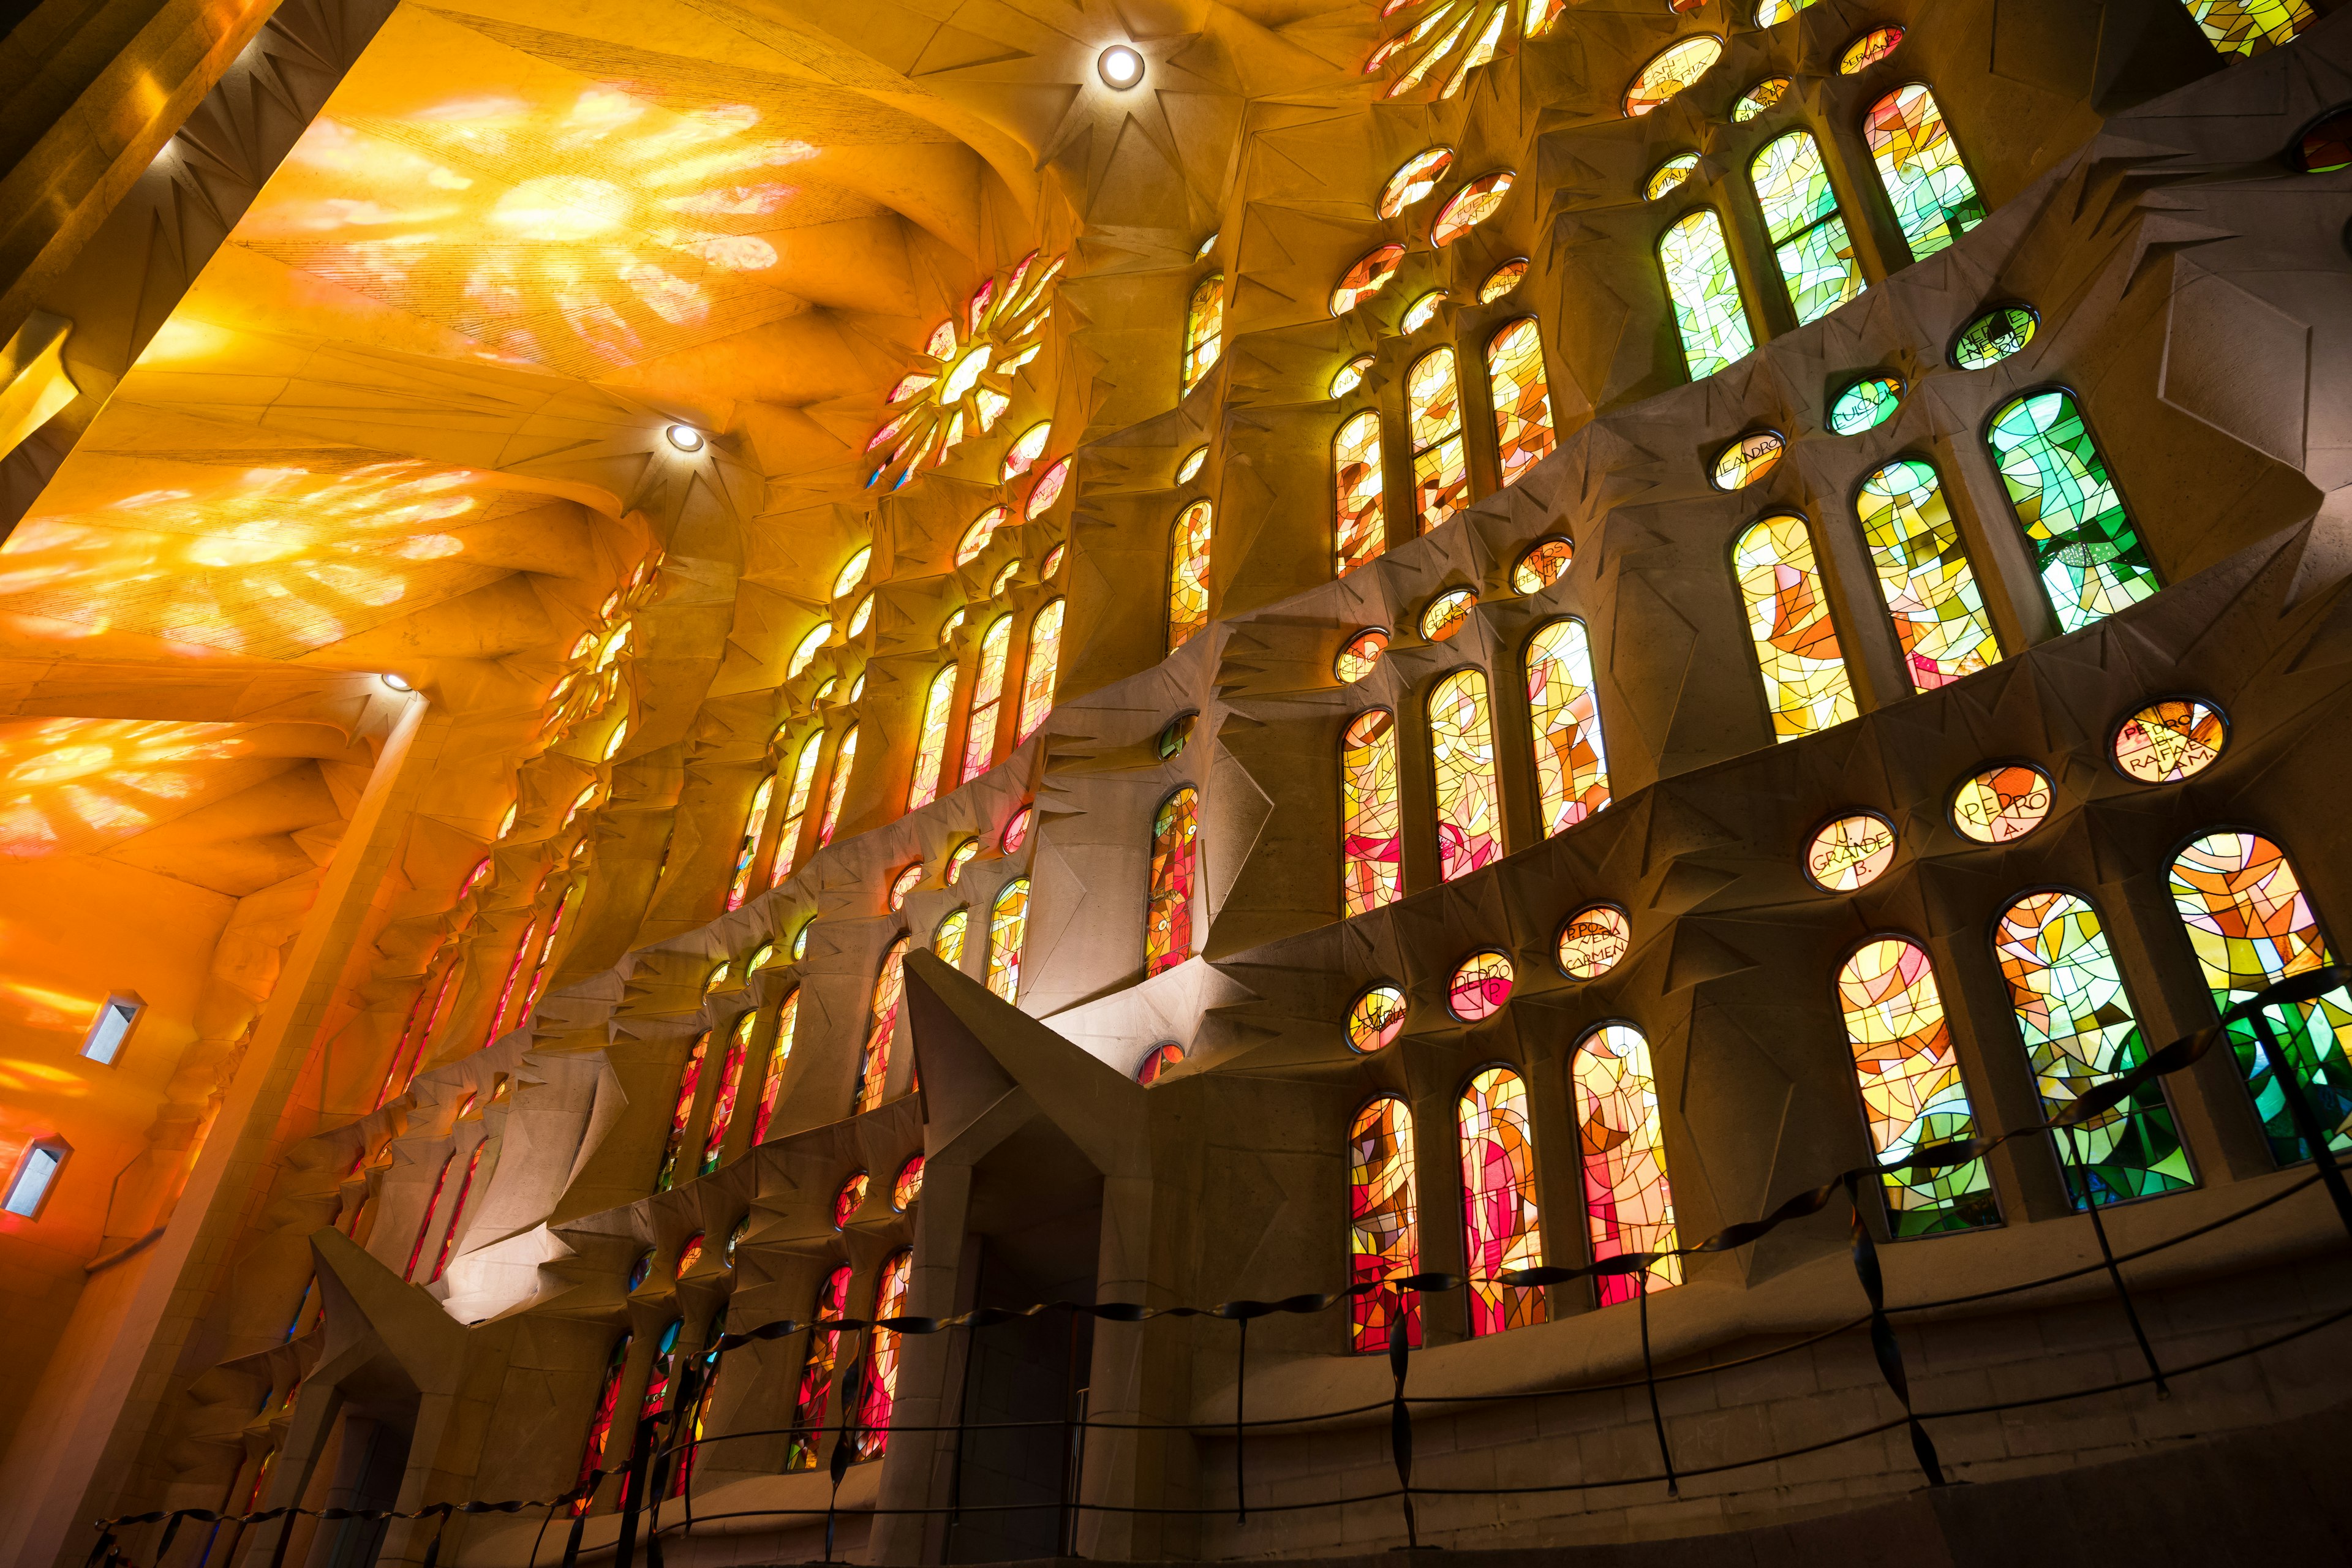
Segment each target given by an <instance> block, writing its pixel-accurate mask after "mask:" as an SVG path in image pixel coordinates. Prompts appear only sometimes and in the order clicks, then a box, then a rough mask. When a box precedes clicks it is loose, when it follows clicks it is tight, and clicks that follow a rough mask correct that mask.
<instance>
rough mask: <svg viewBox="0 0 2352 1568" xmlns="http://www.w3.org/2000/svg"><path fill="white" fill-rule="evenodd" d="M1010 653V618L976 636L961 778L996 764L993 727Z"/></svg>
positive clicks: (999, 713)
mask: <svg viewBox="0 0 2352 1568" xmlns="http://www.w3.org/2000/svg"><path fill="white" fill-rule="evenodd" d="M1012 654H1013V617H1012V616H997V617H996V619H994V620H992V621H991V622H989V623H988V629H987V630H986V631H984V632H982V633H981V634H980V662H979V664H978V666H977V667H976V668H974V669H973V671H972V677H971V704H970V706H969V707H967V708H966V709H965V710H964V722H963V777H964V778H965V779H966V780H971V779H976V778H978V777H979V776H980V775H981V774H982V773H986V772H987V771H988V769H989V765H990V764H991V763H993V762H995V761H996V726H997V721H998V719H999V718H1000V717H1001V716H1002V714H1003V708H1004V669H1005V666H1006V664H1007V662H1008V661H1009V660H1010V659H1011V658H1012Z"/></svg>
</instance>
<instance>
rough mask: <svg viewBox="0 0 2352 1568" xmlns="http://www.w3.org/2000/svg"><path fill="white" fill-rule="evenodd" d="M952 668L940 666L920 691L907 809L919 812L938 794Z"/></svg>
mask: <svg viewBox="0 0 2352 1568" xmlns="http://www.w3.org/2000/svg"><path fill="white" fill-rule="evenodd" d="M955 689H956V667H955V666H954V665H953V664H952V663H950V664H947V665H943V666H942V667H940V672H939V673H938V674H937V675H934V676H932V677H931V684H930V686H929V688H928V689H926V690H925V691H924V693H923V718H922V725H921V727H920V728H919V730H918V731H916V735H915V773H914V777H913V778H912V779H911V780H910V781H908V785H907V809H908V811H920V810H921V809H922V808H923V807H925V806H927V805H930V804H931V802H933V801H934V800H937V799H938V798H939V795H940V770H941V768H942V767H944V766H945V764H946V763H947V755H948V720H949V718H950V716H951V715H952V714H953V713H954V711H955Z"/></svg>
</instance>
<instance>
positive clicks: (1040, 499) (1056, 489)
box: [1021, 458, 1072, 522]
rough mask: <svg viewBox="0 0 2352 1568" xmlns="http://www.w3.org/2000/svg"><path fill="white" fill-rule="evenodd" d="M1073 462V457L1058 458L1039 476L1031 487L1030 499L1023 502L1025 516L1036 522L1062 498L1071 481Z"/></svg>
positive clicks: (1022, 513) (1022, 508) (1022, 509)
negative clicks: (1064, 489) (1063, 491)
mask: <svg viewBox="0 0 2352 1568" xmlns="http://www.w3.org/2000/svg"><path fill="white" fill-rule="evenodd" d="M1071 462H1072V459H1071V458H1055V461H1054V465H1053V466H1052V467H1051V468H1047V469H1046V470H1045V472H1044V473H1042V474H1040V475H1038V476H1037V482H1036V483H1035V484H1034V485H1031V486H1030V487H1029V499H1028V500H1026V501H1024V502H1023V503H1022V507H1021V515H1022V516H1023V517H1024V518H1026V519H1028V520H1029V521H1031V522H1034V521H1037V520H1038V519H1039V518H1041V517H1043V516H1045V513H1046V512H1048V511H1050V510H1053V506H1054V503H1055V501H1057V500H1061V499H1062V490H1063V488H1064V487H1065V486H1066V485H1068V483H1069V482H1070V464H1071Z"/></svg>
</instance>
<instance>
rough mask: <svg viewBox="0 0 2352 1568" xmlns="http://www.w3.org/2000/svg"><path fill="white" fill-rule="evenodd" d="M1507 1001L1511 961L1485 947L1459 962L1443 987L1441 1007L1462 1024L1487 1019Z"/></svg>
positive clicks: (1500, 1009) (1508, 997) (1509, 990)
mask: <svg viewBox="0 0 2352 1568" xmlns="http://www.w3.org/2000/svg"><path fill="white" fill-rule="evenodd" d="M1510 999H1511V961H1510V959H1509V958H1508V957H1507V956H1506V955H1505V954H1503V953H1501V952H1496V951H1495V950H1494V949H1492V948H1489V949H1488V950H1486V952H1474V953H1472V954H1471V955H1470V956H1469V957H1468V958H1466V959H1464V960H1463V961H1462V965H1461V967H1460V968H1458V969H1456V970H1455V971H1454V979H1453V980H1452V982H1451V983H1449V984H1447V986H1446V988H1445V1005H1446V1008H1447V1010H1448V1011H1450V1012H1451V1013H1452V1014H1453V1015H1454V1016H1455V1017H1457V1018H1459V1019H1461V1020H1462V1021H1463V1022H1464V1023H1465V1024H1475V1023H1476V1022H1478V1020H1480V1019H1481V1018H1491V1017H1493V1016H1495V1015H1496V1014H1497V1013H1499V1012H1501V1011H1502V1010H1503V1004H1504V1003H1506V1002H1507V1001H1509V1000H1510Z"/></svg>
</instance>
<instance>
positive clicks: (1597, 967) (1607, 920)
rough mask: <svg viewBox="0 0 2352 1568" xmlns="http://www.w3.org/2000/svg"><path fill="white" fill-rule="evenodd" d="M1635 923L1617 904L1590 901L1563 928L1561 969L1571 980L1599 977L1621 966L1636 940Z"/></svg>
mask: <svg viewBox="0 0 2352 1568" xmlns="http://www.w3.org/2000/svg"><path fill="white" fill-rule="evenodd" d="M1632 944H1633V922H1632V921H1629V920H1627V919H1626V918H1625V911H1624V910H1621V909H1619V908H1618V907H1617V906H1616V905H1614V904H1587V905H1586V906H1585V907H1584V908H1582V909H1580V910H1577V911H1576V912H1575V913H1574V914H1572V915H1570V916H1569V917H1568V919H1567V920H1566V921H1563V922H1562V923H1561V925H1560V928H1559V945H1558V948H1557V952H1558V953H1559V968H1560V973H1563V974H1565V975H1567V976H1568V977H1569V978H1570V979H1571V980H1598V979H1600V978H1601V976H1602V975H1604V974H1606V973H1609V972H1610V971H1611V970H1612V969H1614V968H1616V967H1617V963H1618V961H1619V960H1620V959H1622V958H1623V957H1624V956H1625V950H1626V948H1628V947H1629V946H1631V945H1632Z"/></svg>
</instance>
